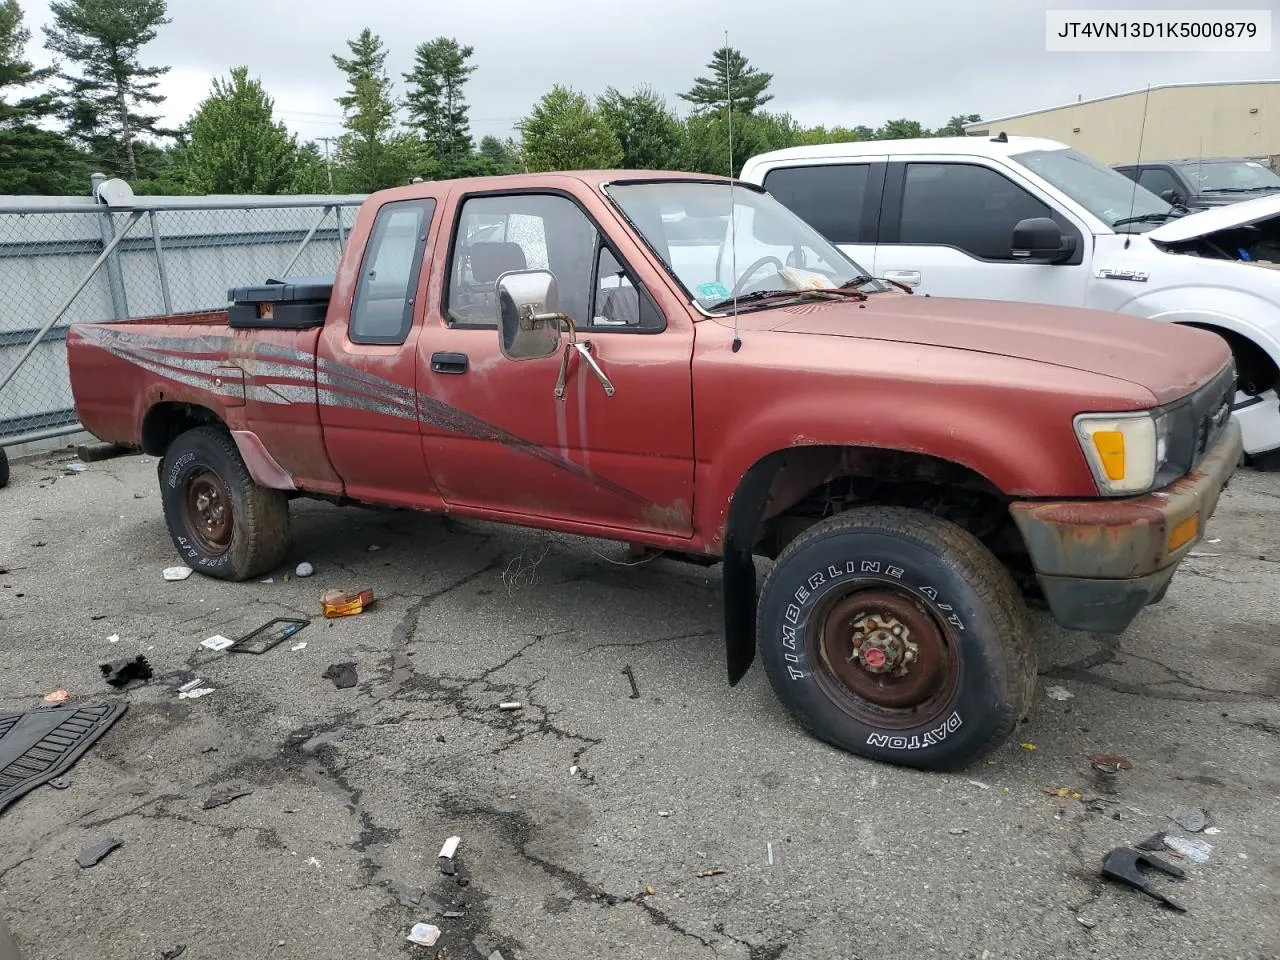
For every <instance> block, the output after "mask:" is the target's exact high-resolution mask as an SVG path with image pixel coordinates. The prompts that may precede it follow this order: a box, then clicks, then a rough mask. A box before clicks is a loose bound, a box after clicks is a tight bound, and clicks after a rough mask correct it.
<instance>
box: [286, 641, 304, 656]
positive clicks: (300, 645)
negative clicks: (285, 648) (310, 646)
mask: <svg viewBox="0 0 1280 960" xmlns="http://www.w3.org/2000/svg"><path fill="white" fill-rule="evenodd" d="M305 649H307V641H305V640H303V641H302V642H301V643H295V644H294V645H293V646H292V647H290V648H289V650H290V651H291V652H293V653H297V652H298V651H299V650H305Z"/></svg>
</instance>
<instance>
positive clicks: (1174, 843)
mask: <svg viewBox="0 0 1280 960" xmlns="http://www.w3.org/2000/svg"><path fill="white" fill-rule="evenodd" d="M1164 845H1165V846H1166V847H1168V848H1169V849H1170V850H1173V851H1174V852H1176V853H1180V854H1181V855H1182V856H1184V857H1186V858H1187V859H1188V860H1191V861H1193V862H1195V863H1207V862H1208V860H1209V854H1211V853H1213V844H1212V843H1209V842H1208V841H1206V840H1198V839H1196V838H1195V837H1176V836H1173V835H1172V834H1170V835H1169V836H1166V837H1165V838H1164Z"/></svg>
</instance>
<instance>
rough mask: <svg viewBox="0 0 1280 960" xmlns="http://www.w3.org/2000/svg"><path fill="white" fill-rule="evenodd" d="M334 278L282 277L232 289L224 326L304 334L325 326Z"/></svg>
mask: <svg viewBox="0 0 1280 960" xmlns="http://www.w3.org/2000/svg"><path fill="white" fill-rule="evenodd" d="M332 293H333V277H285V278H284V279H282V280H268V281H267V282H266V283H264V284H262V285H260V286H256V287H233V288H232V289H231V290H229V291H228V292H227V299H228V300H229V301H231V305H230V307H229V308H228V310H227V323H228V325H229V326H232V327H269V328H274V329H278V330H305V329H306V328H308V327H319V326H323V325H324V318H325V314H327V313H328V312H329V296H330V294H332Z"/></svg>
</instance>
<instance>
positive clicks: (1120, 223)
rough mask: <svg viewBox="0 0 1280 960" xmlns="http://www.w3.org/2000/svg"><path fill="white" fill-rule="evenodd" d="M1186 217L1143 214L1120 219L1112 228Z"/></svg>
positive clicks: (1176, 214)
mask: <svg viewBox="0 0 1280 960" xmlns="http://www.w3.org/2000/svg"><path fill="white" fill-rule="evenodd" d="M1182 216H1186V214H1182V213H1144V214H1143V215H1142V216H1140V217H1121V218H1120V219H1119V220H1117V221H1116V222H1115V223H1113V224H1111V226H1112V227H1113V228H1114V227H1123V226H1124V225H1125V224H1126V223H1164V222H1165V221H1166V220H1177V219H1178V218H1179V217H1182Z"/></svg>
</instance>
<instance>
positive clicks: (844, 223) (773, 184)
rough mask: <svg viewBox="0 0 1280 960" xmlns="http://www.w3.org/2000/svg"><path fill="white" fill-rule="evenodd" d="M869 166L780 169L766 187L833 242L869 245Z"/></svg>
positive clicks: (767, 177) (768, 178) (766, 180)
mask: <svg viewBox="0 0 1280 960" xmlns="http://www.w3.org/2000/svg"><path fill="white" fill-rule="evenodd" d="M868 170H869V165H868V164H865V163H847V164H832V165H830V166H812V167H810V166H804V167H779V168H777V169H776V170H770V171H769V172H768V173H767V174H765V178H764V184H763V186H764V188H765V189H766V190H768V191H769V192H770V193H771V194H773V196H774V198H775V199H776V200H777V201H778V202H779V203H781V204H782V205H783V206H785V207H788V208H789V209H790V210H791V212H792V213H794V214H795V215H796V216H798V217H799V218H800V219H801V220H805V221H808V223H809V224H810V225H811V226H813V228H814V229H815V230H817V231H818V232H819V233H820V234H822V235H823V236H824V237H826V238H827V239H828V240H830V241H831V242H832V243H870V242H872V238H870V237H865V236H864V235H863V231H862V215H863V209H864V206H865V198H866V193H867V174H868Z"/></svg>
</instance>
